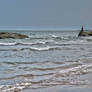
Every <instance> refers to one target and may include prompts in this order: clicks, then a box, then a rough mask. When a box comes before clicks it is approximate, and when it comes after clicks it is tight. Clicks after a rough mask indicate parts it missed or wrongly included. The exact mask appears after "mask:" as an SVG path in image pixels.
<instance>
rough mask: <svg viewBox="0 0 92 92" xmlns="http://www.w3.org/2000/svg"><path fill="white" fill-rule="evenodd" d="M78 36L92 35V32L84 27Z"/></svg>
mask: <svg viewBox="0 0 92 92" xmlns="http://www.w3.org/2000/svg"><path fill="white" fill-rule="evenodd" d="M78 36H92V32H84V29H83V27H82V28H81V31H80V33H79V34H78Z"/></svg>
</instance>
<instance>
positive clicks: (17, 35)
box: [0, 32, 28, 39]
mask: <svg viewBox="0 0 92 92" xmlns="http://www.w3.org/2000/svg"><path fill="white" fill-rule="evenodd" d="M6 38H13V39H24V38H28V36H27V35H24V34H20V33H9V32H0V39H6Z"/></svg>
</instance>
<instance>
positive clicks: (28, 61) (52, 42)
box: [0, 32, 92, 92]
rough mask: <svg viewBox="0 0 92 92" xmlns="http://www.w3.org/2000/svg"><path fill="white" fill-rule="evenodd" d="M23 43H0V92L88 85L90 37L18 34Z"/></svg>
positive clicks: (42, 33) (4, 41)
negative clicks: (20, 35) (21, 37)
mask: <svg viewBox="0 0 92 92" xmlns="http://www.w3.org/2000/svg"><path fill="white" fill-rule="evenodd" d="M21 33H22V34H26V35H28V36H29V37H30V38H27V39H0V92H14V90H17V91H24V90H26V89H34V90H37V89H40V88H49V87H53V86H61V87H62V86H63V85H74V86H76V85H89V84H90V81H89V80H87V79H86V80H85V79H82V78H81V77H84V75H87V74H90V73H92V62H91V61H92V49H91V48H92V37H78V36H77V35H78V32H21Z"/></svg>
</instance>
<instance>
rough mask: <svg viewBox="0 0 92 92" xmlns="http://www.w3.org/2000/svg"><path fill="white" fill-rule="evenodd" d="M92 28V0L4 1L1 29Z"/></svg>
mask: <svg viewBox="0 0 92 92" xmlns="http://www.w3.org/2000/svg"><path fill="white" fill-rule="evenodd" d="M82 25H83V26H84V27H85V28H89V29H90V28H92V0H0V28H22V29H23V28H25V29H51V28H55V29H76V28H78V29H79V28H80V27H81V26H82Z"/></svg>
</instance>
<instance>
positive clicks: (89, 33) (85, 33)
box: [79, 32, 92, 36]
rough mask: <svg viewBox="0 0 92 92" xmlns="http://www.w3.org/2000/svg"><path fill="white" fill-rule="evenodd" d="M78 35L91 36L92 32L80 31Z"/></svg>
mask: <svg viewBox="0 0 92 92" xmlns="http://www.w3.org/2000/svg"><path fill="white" fill-rule="evenodd" d="M79 36H92V32H82V33H81V34H80V35H79Z"/></svg>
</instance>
